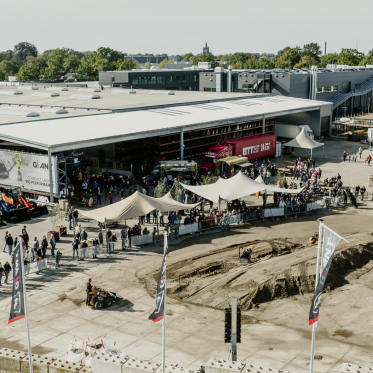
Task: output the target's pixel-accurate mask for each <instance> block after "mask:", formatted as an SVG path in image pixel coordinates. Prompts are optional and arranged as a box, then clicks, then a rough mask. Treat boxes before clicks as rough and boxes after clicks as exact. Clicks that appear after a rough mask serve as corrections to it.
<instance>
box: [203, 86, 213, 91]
mask: <svg viewBox="0 0 373 373" xmlns="http://www.w3.org/2000/svg"><path fill="white" fill-rule="evenodd" d="M203 90H204V91H205V92H216V88H206V87H205V88H203Z"/></svg>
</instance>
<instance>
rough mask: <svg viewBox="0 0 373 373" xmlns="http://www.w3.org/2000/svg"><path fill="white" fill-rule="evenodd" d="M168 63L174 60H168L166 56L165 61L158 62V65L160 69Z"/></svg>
mask: <svg viewBox="0 0 373 373" xmlns="http://www.w3.org/2000/svg"><path fill="white" fill-rule="evenodd" d="M166 63H174V61H172V60H168V59H167V58H165V59H164V60H163V61H161V62H160V63H159V64H158V67H159V68H160V69H164V65H165V64H166Z"/></svg>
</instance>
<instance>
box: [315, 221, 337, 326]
mask: <svg viewBox="0 0 373 373" xmlns="http://www.w3.org/2000/svg"><path fill="white" fill-rule="evenodd" d="M324 227H325V228H324V239H323V249H322V257H321V275H320V279H319V282H318V284H317V287H316V290H315V294H314V296H313V299H312V304H311V310H310V315H309V319H308V323H309V325H312V324H314V323H315V322H317V320H318V319H319V308H320V300H321V293H322V291H323V289H324V285H325V282H326V277H327V276H328V273H329V269H330V266H331V265H332V261H333V255H334V251H335V249H336V247H337V246H338V244H339V241H340V240H341V237H340V236H339V235H338V234H337V233H335V232H334V231H332V230H331V229H329V228H328V227H326V226H324Z"/></svg>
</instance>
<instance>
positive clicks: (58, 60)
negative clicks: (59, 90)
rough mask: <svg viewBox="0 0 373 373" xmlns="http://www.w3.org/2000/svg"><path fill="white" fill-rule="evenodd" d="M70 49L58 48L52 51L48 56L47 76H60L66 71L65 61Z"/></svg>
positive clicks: (53, 77) (50, 77)
mask: <svg viewBox="0 0 373 373" xmlns="http://www.w3.org/2000/svg"><path fill="white" fill-rule="evenodd" d="M68 55H69V51H68V50H66V49H65V48H62V49H60V48H57V49H54V50H52V51H51V53H50V54H49V55H48V57H47V67H46V69H45V72H44V74H45V77H46V78H49V79H55V78H60V77H61V76H62V75H63V73H64V67H63V64H64V61H65V59H66V58H67V57H68Z"/></svg>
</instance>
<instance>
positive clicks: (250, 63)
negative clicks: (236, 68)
mask: <svg viewBox="0 0 373 373" xmlns="http://www.w3.org/2000/svg"><path fill="white" fill-rule="evenodd" d="M258 66H259V56H257V55H256V54H252V55H251V56H250V58H248V59H247V61H246V62H245V63H244V64H243V68H244V69H249V70H256V69H257V68H258Z"/></svg>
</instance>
